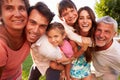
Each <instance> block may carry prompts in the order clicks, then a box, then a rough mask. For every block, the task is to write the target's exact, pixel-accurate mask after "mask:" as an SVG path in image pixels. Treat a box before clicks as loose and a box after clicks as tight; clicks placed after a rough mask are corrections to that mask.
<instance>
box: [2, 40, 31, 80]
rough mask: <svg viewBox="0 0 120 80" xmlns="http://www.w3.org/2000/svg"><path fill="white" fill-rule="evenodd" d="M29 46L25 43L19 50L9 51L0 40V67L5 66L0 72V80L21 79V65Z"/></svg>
mask: <svg viewBox="0 0 120 80" xmlns="http://www.w3.org/2000/svg"><path fill="white" fill-rule="evenodd" d="M29 49H30V46H29V44H28V42H27V41H26V42H25V43H24V45H23V46H22V48H21V49H19V50H17V51H14V50H12V49H10V48H9V47H8V46H7V45H6V44H5V43H4V42H3V41H2V40H0V66H5V67H4V70H3V72H2V77H1V80H3V79H4V80H8V79H9V80H16V79H18V78H19V80H20V79H22V78H21V77H20V76H21V73H22V69H21V64H22V62H23V61H24V60H25V58H26V57H27V55H28V54H29V51H30V50H29Z"/></svg>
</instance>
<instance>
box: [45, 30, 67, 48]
mask: <svg viewBox="0 0 120 80" xmlns="http://www.w3.org/2000/svg"><path fill="white" fill-rule="evenodd" d="M47 36H48V40H49V42H50V43H51V44H53V45H54V46H60V45H62V42H63V40H64V38H65V35H63V34H61V32H60V31H59V30H58V29H51V30H50V31H48V32H47Z"/></svg>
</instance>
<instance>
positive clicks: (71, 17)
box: [61, 8, 78, 26]
mask: <svg viewBox="0 0 120 80" xmlns="http://www.w3.org/2000/svg"><path fill="white" fill-rule="evenodd" d="M62 18H64V19H65V21H66V23H67V24H68V25H70V26H73V25H74V23H75V22H76V21H77V18H78V14H77V10H76V9H74V8H67V9H65V10H64V11H63V12H62V14H61V19H62Z"/></svg>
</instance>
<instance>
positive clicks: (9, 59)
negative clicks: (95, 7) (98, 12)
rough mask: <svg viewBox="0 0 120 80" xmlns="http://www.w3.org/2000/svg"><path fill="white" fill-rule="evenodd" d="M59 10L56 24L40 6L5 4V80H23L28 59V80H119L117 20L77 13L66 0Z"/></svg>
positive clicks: (1, 33) (0, 76)
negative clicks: (30, 58)
mask: <svg viewBox="0 0 120 80" xmlns="http://www.w3.org/2000/svg"><path fill="white" fill-rule="evenodd" d="M51 5H52V4H51ZM57 9H58V13H59V15H57V16H58V17H59V20H58V21H57V20H56V21H53V18H54V16H55V14H54V13H53V12H52V11H51V10H50V9H49V7H48V6H47V5H46V4H45V3H43V2H41V1H39V2H37V3H36V4H35V5H33V6H30V5H29V0H0V18H1V20H0V22H1V24H0V80H22V63H23V62H24V60H25V59H26V57H27V56H28V55H29V54H30V55H31V57H32V60H33V65H32V66H31V69H30V73H29V76H28V80H39V78H40V77H41V76H45V79H46V80H118V78H119V74H120V44H119V43H118V41H117V40H115V39H113V38H114V37H115V36H116V34H117V28H118V23H117V21H116V20H115V19H113V18H112V17H111V16H109V15H106V16H103V17H101V18H99V19H98V20H96V17H95V14H94V12H93V11H92V9H91V8H90V7H88V6H83V7H81V8H80V9H77V8H76V5H75V4H74V3H73V2H72V0H61V1H60V2H59V3H58V7H57ZM91 67H92V68H91Z"/></svg>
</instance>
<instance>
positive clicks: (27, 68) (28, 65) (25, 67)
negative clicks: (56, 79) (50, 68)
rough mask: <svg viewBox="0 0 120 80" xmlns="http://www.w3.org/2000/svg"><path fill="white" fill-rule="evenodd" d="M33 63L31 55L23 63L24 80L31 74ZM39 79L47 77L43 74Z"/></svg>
mask: <svg viewBox="0 0 120 80" xmlns="http://www.w3.org/2000/svg"><path fill="white" fill-rule="evenodd" d="M32 64H33V62H32V58H31V56H30V55H29V56H28V57H27V58H26V60H25V61H24V63H23V70H22V80H28V76H29V72H30V68H31V65H32ZM39 80H45V77H44V76H42V77H40V79H39Z"/></svg>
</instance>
